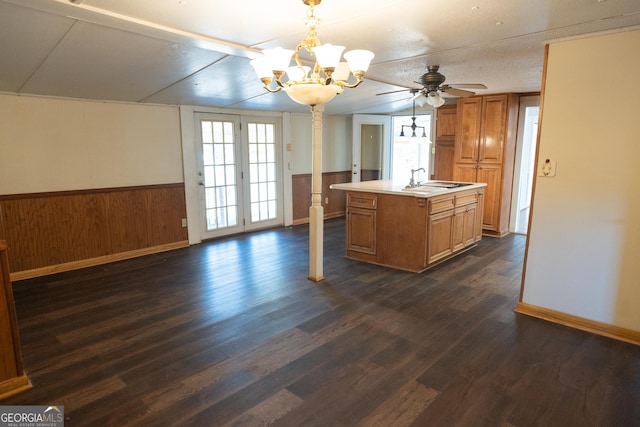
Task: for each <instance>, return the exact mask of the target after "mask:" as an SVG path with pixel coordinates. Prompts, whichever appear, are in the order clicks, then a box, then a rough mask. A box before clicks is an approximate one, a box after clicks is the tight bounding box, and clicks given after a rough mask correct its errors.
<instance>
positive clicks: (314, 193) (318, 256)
mask: <svg viewBox="0 0 640 427" xmlns="http://www.w3.org/2000/svg"><path fill="white" fill-rule="evenodd" d="M323 111H324V104H319V105H312V106H311V114H312V115H313V154H312V156H313V169H312V172H311V180H312V181H311V207H310V208H309V280H313V281H315V282H319V281H321V280H323V279H324V275H323V271H322V261H323V250H324V249H323V247H324V208H323V206H322V112H323Z"/></svg>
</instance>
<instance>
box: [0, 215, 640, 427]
mask: <svg viewBox="0 0 640 427" xmlns="http://www.w3.org/2000/svg"><path fill="white" fill-rule="evenodd" d="M307 233H308V228H307V227H306V226H297V227H294V228H284V229H278V230H268V231H261V232H256V233H252V234H246V235H242V236H239V237H234V238H228V239H222V240H217V241H210V242H206V243H203V244H200V245H196V246H192V247H190V248H185V249H179V250H175V251H171V252H167V253H163V254H157V255H151V256H146V257H142V258H137V259H133V260H127V261H122V262H118V263H113V264H109V265H104V266H100V267H94V268H87V269H84V270H78V271H73V272H66V273H61V274H58V275H54V276H49V277H43V278H38V279H31V280H26V281H21V282H18V283H15V284H14V290H15V291H14V292H15V297H16V305H17V312H18V318H19V324H20V333H21V338H22V342H23V352H24V360H25V368H26V370H27V373H28V375H29V377H30V379H31V381H32V382H33V386H34V388H33V389H32V390H29V391H27V392H24V393H21V394H18V395H16V396H12V397H10V398H8V399H5V400H4V401H2V402H0V404H3V405H8V404H38V405H53V404H58V405H64V407H65V415H66V417H67V421H66V424H65V425H66V426H173V425H175V426H254V425H255V426H258V425H275V426H305V427H306V426H332V427H341V426H366V427H369V426H382V427H387V426H438V427H439V426H518V427H523V426H545V427H546V426H563V427H565V426H581V427H582V426H616V427H620V426H640V347H637V346H633V345H631V344H627V343H623V342H618V341H615V340H612V339H609V338H604V337H600V336H596V335H591V334H589V333H586V332H582V331H578V330H574V329H570V328H567V327H563V326H560V325H556V324H552V323H548V322H545V321H542V320H538V319H534V318H530V317H526V316H522V315H518V314H515V313H514V312H513V309H514V307H515V305H516V302H517V298H518V294H519V287H520V275H521V270H522V259H523V251H524V243H525V237H524V236H520V235H509V236H507V237H505V238H502V239H495V238H488V237H485V238H484V239H483V240H482V241H481V242H480V244H479V245H478V246H477V247H476V248H474V249H472V250H470V251H469V252H467V253H466V254H464V255H463V256H461V257H459V258H457V259H454V260H451V261H448V262H446V263H444V264H441V265H439V266H437V267H436V268H434V269H432V270H429V271H426V272H424V273H422V274H414V273H406V272H402V271H397V270H391V269H388V268H384V267H378V266H373V265H369V264H365V263H361V262H357V261H352V260H348V259H346V258H345V257H344V253H345V248H344V240H345V238H344V236H345V230H344V220H343V219H335V220H330V221H327V222H326V223H325V267H324V269H325V275H326V280H324V281H323V282H320V283H314V282H310V281H309V280H307V273H308V259H307V256H308V255H307V254H308V249H307V248H308V234H307ZM559 262H561V261H560V260H559Z"/></svg>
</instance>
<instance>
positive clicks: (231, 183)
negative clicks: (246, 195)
mask: <svg viewBox="0 0 640 427" xmlns="http://www.w3.org/2000/svg"><path fill="white" fill-rule="evenodd" d="M200 128H201V134H202V154H203V163H204V186H205V210H206V220H207V231H212V230H217V229H221V228H225V227H235V226H236V225H238V206H237V197H236V194H237V187H236V164H235V156H234V155H233V153H234V149H235V147H234V144H235V138H234V133H233V122H228V121H222V120H219V121H218V120H201V121H200Z"/></svg>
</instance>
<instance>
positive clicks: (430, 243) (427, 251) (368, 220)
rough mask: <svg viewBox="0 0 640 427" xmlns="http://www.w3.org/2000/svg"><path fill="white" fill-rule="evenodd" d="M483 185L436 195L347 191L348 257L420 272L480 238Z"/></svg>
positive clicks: (468, 246) (462, 249) (464, 248)
mask: <svg viewBox="0 0 640 427" xmlns="http://www.w3.org/2000/svg"><path fill="white" fill-rule="evenodd" d="M483 192H484V187H479V188H474V189H471V190H463V191H457V192H451V193H447V194H441V195H438V196H434V197H413V196H408V195H393V194H374V193H365V192H348V193H347V241H346V247H347V257H348V258H352V259H357V260H360V261H366V262H370V263H374V264H379V265H384V266H388V267H393V268H398V269H401V270H407V271H413V272H421V271H424V270H426V269H427V268H429V267H431V266H433V265H435V264H437V263H439V262H442V261H444V260H446V259H448V258H449V257H452V256H455V255H456V254H457V253H459V252H462V251H464V250H466V249H468V248H470V247H472V246H473V245H474V244H475V243H476V242H477V241H478V240H479V239H480V238H481V237H482V231H481V227H482V218H480V217H478V216H479V215H482V200H483V198H482V196H483Z"/></svg>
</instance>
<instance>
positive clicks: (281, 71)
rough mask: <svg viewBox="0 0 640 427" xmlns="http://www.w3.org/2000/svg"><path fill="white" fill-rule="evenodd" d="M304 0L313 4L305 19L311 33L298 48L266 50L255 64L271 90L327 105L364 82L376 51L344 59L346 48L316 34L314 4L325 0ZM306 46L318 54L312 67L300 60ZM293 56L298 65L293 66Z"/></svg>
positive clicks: (350, 54)
mask: <svg viewBox="0 0 640 427" xmlns="http://www.w3.org/2000/svg"><path fill="white" fill-rule="evenodd" d="M302 2H303V3H304V4H306V5H307V6H309V10H308V11H307V18H306V20H305V25H306V26H307V28H308V32H307V36H306V37H305V38H304V40H302V41H301V42H300V43H299V44H298V46H296V48H295V50H291V49H283V48H281V47H276V48H274V49H265V50H263V51H262V56H260V57H258V58H256V59H254V60H252V61H251V65H252V66H253V68H254V69H255V71H256V74H257V75H258V78H260V80H261V81H262V83H263V84H264V88H265V89H266V90H267V91H269V92H279V91H281V90H283V91H284V92H286V94H287V95H289V97H290V98H291V99H292V100H294V101H295V102H297V103H299V104H305V105H312V106H313V105H318V104H326V103H327V102H329V101H331V100H332V99H333V98H334V97H335V96H336V95H338V94H340V93H342V91H343V90H344V88H345V87H346V88H354V87H356V86H358V85H359V84H360V83H361V82H362V78H363V76H364V74H365V73H366V72H367V70H368V69H369V64H370V63H371V60H372V59H373V57H374V54H373V53H372V52H370V51H368V50H362V49H356V50H351V51H349V52H346V53H345V54H344V59H345V60H346V62H340V59H341V57H342V56H343V55H342V52H343V51H344V49H345V47H344V46H337V45H332V44H329V43H327V44H321V43H320V40H319V39H318V36H317V33H316V28H317V26H318V25H319V24H320V19H319V18H317V17H316V16H315V15H314V7H315V6H317V5H318V4H320V2H321V0H302ZM302 49H304V50H306V51H307V52H308V53H309V55H310V56H312V57H315V64H313V65H312V66H310V67H309V66H305V65H303V60H302V59H300V51H301V50H302ZM292 58H293V61H294V62H295V64H294V65H291V62H292ZM351 75H353V79H351ZM285 79H286V80H285ZM274 82H275V85H274V84H273V83H274Z"/></svg>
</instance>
